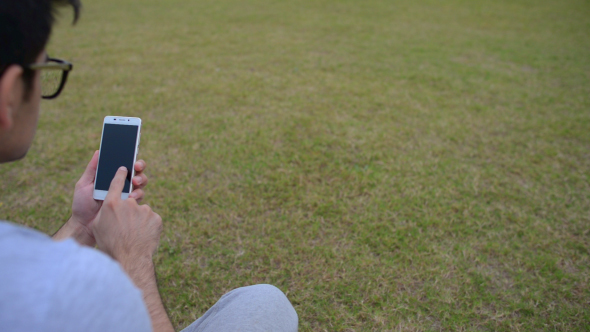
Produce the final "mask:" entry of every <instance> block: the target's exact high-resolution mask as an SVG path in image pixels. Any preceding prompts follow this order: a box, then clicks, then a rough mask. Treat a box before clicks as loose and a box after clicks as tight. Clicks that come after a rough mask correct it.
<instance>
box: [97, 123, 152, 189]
mask: <svg viewBox="0 0 590 332" xmlns="http://www.w3.org/2000/svg"><path fill="white" fill-rule="evenodd" d="M140 136H141V119H140V118H133V117H125V116H107V117H105V118H104V123H103V125H102V136H101V139H100V152H99V156H98V167H97V168H96V177H95V180H94V194H93V197H94V199H96V200H104V199H105V197H107V192H108V191H109V187H110V186H111V181H113V178H114V177H115V173H117V170H118V169H119V167H121V166H125V167H127V178H126V179H125V187H124V188H123V193H122V194H121V198H122V199H127V198H128V197H129V193H131V192H132V191H133V184H132V183H131V179H133V176H134V175H135V167H133V165H135V160H136V158H137V150H138V148H139V139H140Z"/></svg>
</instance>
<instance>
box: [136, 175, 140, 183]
mask: <svg viewBox="0 0 590 332" xmlns="http://www.w3.org/2000/svg"><path fill="white" fill-rule="evenodd" d="M135 182H137V184H141V176H136V177H135Z"/></svg>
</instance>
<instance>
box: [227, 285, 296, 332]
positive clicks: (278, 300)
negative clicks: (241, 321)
mask: <svg viewBox="0 0 590 332" xmlns="http://www.w3.org/2000/svg"><path fill="white" fill-rule="evenodd" d="M231 293H234V294H232V295H233V296H236V297H241V298H243V299H245V300H246V301H247V302H249V303H250V305H253V306H255V307H257V308H258V310H260V311H259V313H262V312H264V313H265V314H266V315H268V316H274V317H275V319H276V318H279V317H280V320H281V321H282V324H281V325H283V326H282V327H283V328H285V329H284V330H285V331H297V327H298V320H299V319H298V317H297V312H296V311H295V308H293V305H292V304H291V302H289V299H287V296H285V294H284V293H283V292H282V291H281V290H280V289H278V288H277V287H275V286H273V285H268V284H259V285H252V286H246V287H241V288H237V289H234V290H233V291H231V292H230V294H231ZM287 327H290V328H287Z"/></svg>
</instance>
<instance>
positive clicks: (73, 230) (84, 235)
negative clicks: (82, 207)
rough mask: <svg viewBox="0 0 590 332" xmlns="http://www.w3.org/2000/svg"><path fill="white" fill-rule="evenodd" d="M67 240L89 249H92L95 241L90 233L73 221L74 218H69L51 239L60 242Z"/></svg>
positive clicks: (80, 224)
mask: <svg viewBox="0 0 590 332" xmlns="http://www.w3.org/2000/svg"><path fill="white" fill-rule="evenodd" d="M67 238H73V239H74V240H76V242H78V243H79V244H81V245H86V246H89V247H94V245H95V244H96V241H95V239H94V236H93V235H92V232H91V231H90V230H89V229H88V228H87V227H85V226H84V225H82V223H80V222H79V221H77V220H76V219H75V217H74V216H72V217H70V219H69V220H68V221H67V222H66V223H65V224H64V225H63V226H62V227H61V228H60V229H59V230H58V231H57V233H55V234H54V235H53V239H54V240H57V241H60V240H64V239H67Z"/></svg>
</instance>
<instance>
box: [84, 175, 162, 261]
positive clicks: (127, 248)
mask: <svg viewBox="0 0 590 332" xmlns="http://www.w3.org/2000/svg"><path fill="white" fill-rule="evenodd" d="M126 175H127V169H126V168H125V167H121V168H119V170H118V171H117V173H116V174H115V178H113V181H112V182H111V186H110V188H109V192H108V193H107V196H106V198H105V200H104V203H103V205H102V207H101V209H100V211H99V212H98V216H97V218H96V220H95V221H94V225H93V229H92V230H93V233H94V237H95V239H96V243H97V244H98V248H99V249H100V250H102V251H104V252H105V253H107V254H108V255H110V256H111V257H113V258H114V259H115V260H117V261H119V263H121V264H122V265H123V266H124V267H125V265H133V263H134V262H136V261H138V260H142V259H146V258H147V259H149V261H150V262H151V260H152V255H153V254H154V252H155V251H156V248H157V246H158V243H159V242H160V233H161V232H162V218H160V216H159V215H158V214H157V213H155V212H154V211H152V209H151V208H150V207H149V206H147V205H138V204H137V201H136V200H135V199H134V198H128V199H126V200H122V199H121V192H122V191H123V187H124V186H125V176H126Z"/></svg>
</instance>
